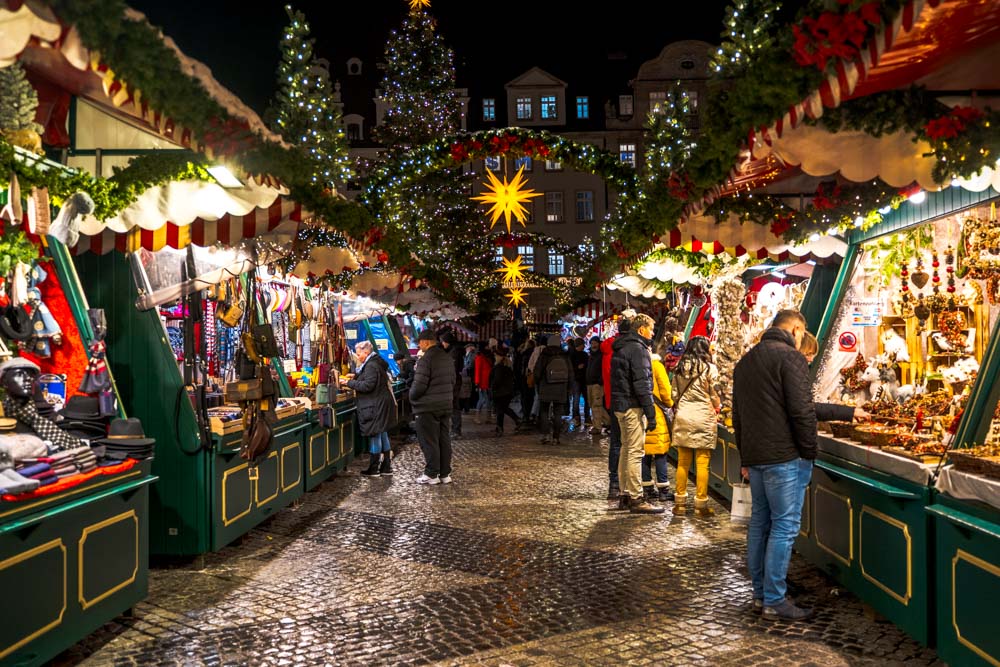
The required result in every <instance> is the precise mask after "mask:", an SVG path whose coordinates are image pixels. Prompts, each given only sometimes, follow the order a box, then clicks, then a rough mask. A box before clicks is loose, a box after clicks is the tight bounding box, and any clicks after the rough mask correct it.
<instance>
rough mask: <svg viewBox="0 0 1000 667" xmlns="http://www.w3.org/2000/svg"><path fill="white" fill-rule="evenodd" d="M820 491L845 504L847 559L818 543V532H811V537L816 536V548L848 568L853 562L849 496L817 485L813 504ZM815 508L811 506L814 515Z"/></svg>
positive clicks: (852, 528) (852, 518)
mask: <svg viewBox="0 0 1000 667" xmlns="http://www.w3.org/2000/svg"><path fill="white" fill-rule="evenodd" d="M820 491H823V492H825V493H828V494H830V495H831V496H833V497H835V498H839V499H840V500H843V501H844V502H845V503H846V504H847V531H848V537H847V558H846V559H845V558H844V555H843V554H839V553H837V552H836V551H834V550H833V549H831V548H830V547H828V546H827V545H825V544H823V543H822V542H820V539H819V532H817V531H813V535H815V536H816V546H818V547H819V548H820V549H822V550H823V551H825V552H827V553H828V554H830V555H831V556H833V557H834V558H836V559H837V560H839V561H840V562H841V563H843V564H844V565H847V566H848V567H850V566H851V561H853V560H854V509H853V508H852V506H851V498H850V497H849V496H844V495H841V494H839V493H837V492H836V491H831V490H830V489H828V488H826V487H825V486H823V485H822V484H817V485H816V489H815V491H813V502H814V503H815V501H816V496H818V495H819V492H820ZM815 507H816V506H815V505H813V513H814V514H815V512H816V509H815Z"/></svg>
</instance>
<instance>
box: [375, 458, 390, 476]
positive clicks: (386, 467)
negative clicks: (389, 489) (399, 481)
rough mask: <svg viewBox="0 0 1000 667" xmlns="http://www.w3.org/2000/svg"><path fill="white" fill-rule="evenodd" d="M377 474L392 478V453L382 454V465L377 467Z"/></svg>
mask: <svg viewBox="0 0 1000 667" xmlns="http://www.w3.org/2000/svg"><path fill="white" fill-rule="evenodd" d="M378 472H379V474H380V475H383V476H386V477H391V476H392V452H385V453H383V454H382V463H381V464H380V465H379V467H378Z"/></svg>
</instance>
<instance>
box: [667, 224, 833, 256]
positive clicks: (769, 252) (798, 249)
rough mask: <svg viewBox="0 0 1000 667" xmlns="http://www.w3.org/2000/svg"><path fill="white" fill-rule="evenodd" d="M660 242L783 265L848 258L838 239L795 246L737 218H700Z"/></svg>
mask: <svg viewBox="0 0 1000 667" xmlns="http://www.w3.org/2000/svg"><path fill="white" fill-rule="evenodd" d="M660 242H661V243H662V244H663V245H664V246H666V247H669V248H681V249H684V250H687V251H689V252H703V253H705V254H706V255H718V254H721V253H728V254H730V255H732V256H733V257H742V256H744V255H748V256H749V257H750V258H751V259H770V260H773V261H776V262H783V261H785V260H787V259H789V258H794V259H798V260H799V261H803V262H804V261H806V260H808V259H826V258H828V257H830V256H832V255H839V256H841V257H843V256H844V252H845V251H846V250H847V243H845V242H844V241H843V240H842V239H839V238H836V237H834V236H825V235H824V236H819V237H818V238H815V239H812V240H810V241H808V242H806V243H800V244H797V245H791V244H788V243H786V242H785V241H784V240H783V239H780V238H778V237H776V236H775V235H774V234H772V233H771V230H770V229H769V228H768V227H767V226H765V225H758V224H755V223H749V222H748V223H743V222H742V221H741V220H740V219H739V218H738V217H737V216H735V215H730V216H729V217H728V218H727V219H725V220H723V221H720V222H716V220H715V218H713V217H711V216H702V215H697V216H693V217H691V218H689V219H687V220H686V221H684V222H683V223H682V224H681V225H680V226H679V227H677V228H676V229H673V230H671V232H670V235H669V237H665V238H661V239H660Z"/></svg>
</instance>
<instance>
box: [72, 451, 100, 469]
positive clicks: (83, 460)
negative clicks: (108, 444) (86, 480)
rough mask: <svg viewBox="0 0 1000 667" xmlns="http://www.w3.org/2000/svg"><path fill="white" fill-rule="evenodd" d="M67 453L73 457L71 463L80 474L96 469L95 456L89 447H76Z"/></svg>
mask: <svg viewBox="0 0 1000 667" xmlns="http://www.w3.org/2000/svg"><path fill="white" fill-rule="evenodd" d="M67 451H69V452H70V453H71V454H72V455H73V463H75V464H76V467H77V468H79V469H80V472H89V471H91V470H93V469H94V468H96V467H97V455H96V454H94V450H92V449H91V448H90V447H86V446H84V447H77V448H76V449H70V450H67Z"/></svg>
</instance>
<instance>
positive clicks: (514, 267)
mask: <svg viewBox="0 0 1000 667" xmlns="http://www.w3.org/2000/svg"><path fill="white" fill-rule="evenodd" d="M526 268H528V267H526V266H525V265H524V264H522V263H521V256H520V255H518V256H517V258H516V259H513V260H510V259H507V258H506V257H504V258H503V266H502V267H501V268H499V269H494V273H502V274H503V282H505V283H506V282H516V281H518V280H520V279H521V278H523V277H524V270H525V269H526Z"/></svg>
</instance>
